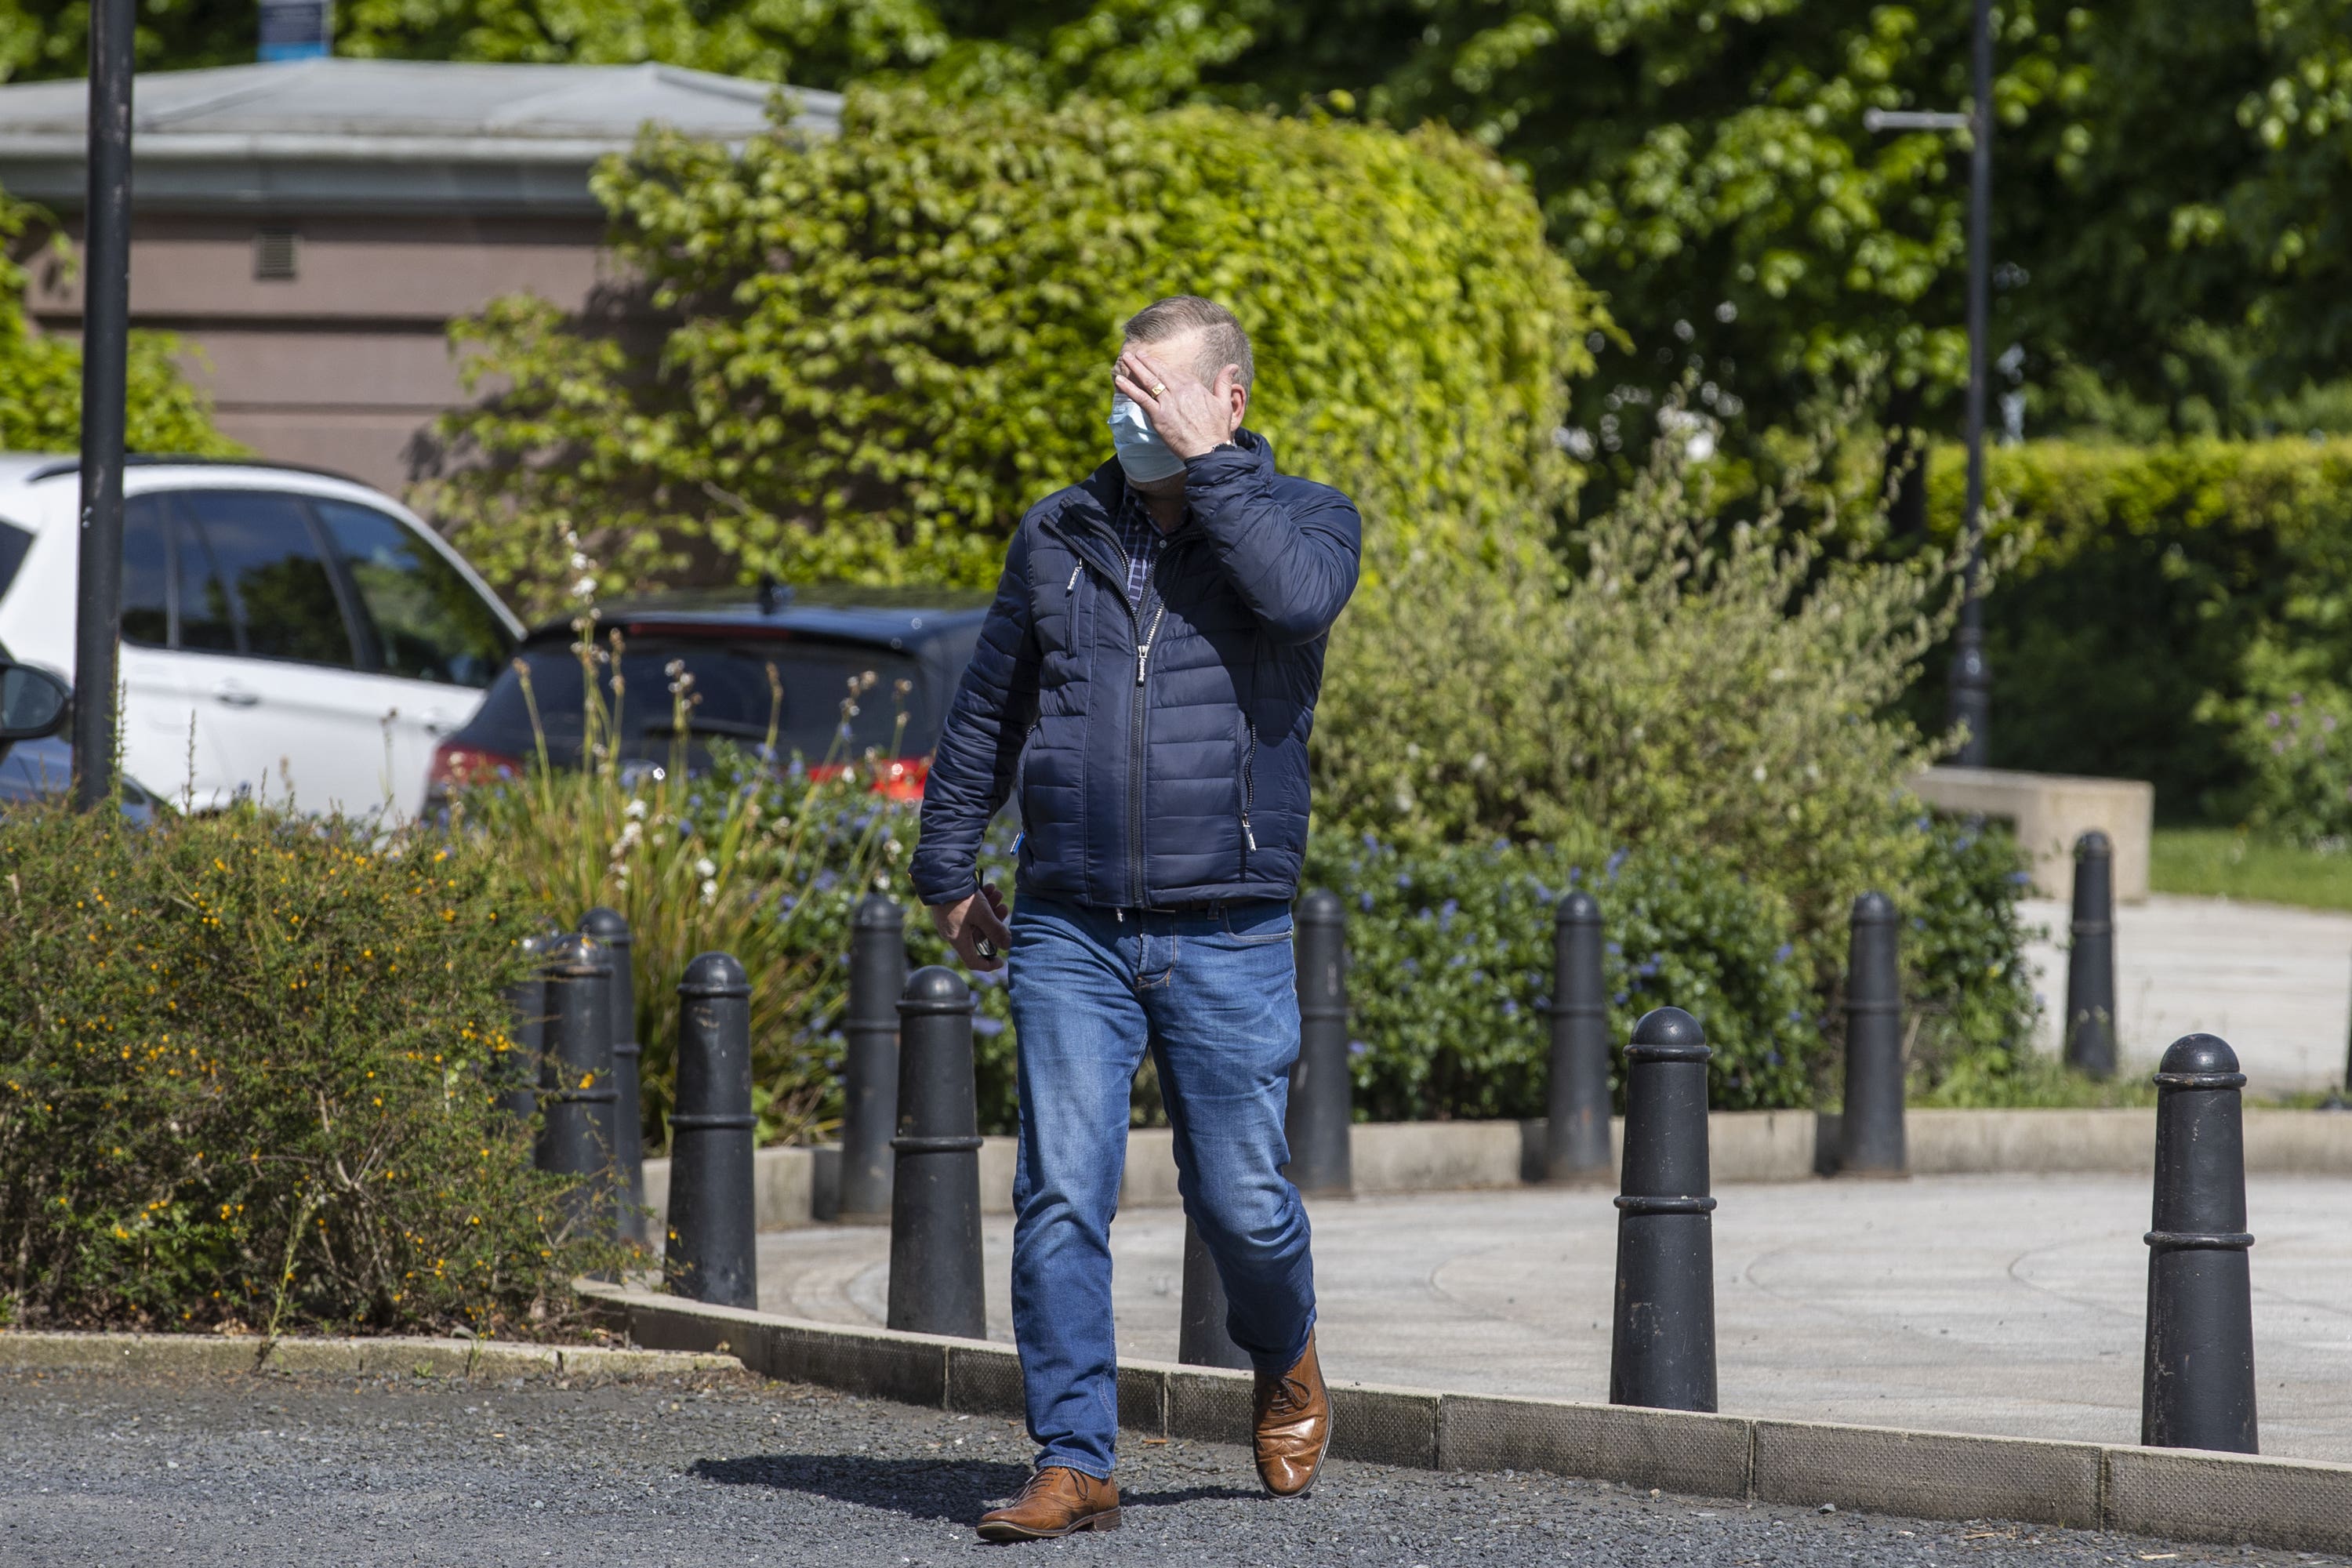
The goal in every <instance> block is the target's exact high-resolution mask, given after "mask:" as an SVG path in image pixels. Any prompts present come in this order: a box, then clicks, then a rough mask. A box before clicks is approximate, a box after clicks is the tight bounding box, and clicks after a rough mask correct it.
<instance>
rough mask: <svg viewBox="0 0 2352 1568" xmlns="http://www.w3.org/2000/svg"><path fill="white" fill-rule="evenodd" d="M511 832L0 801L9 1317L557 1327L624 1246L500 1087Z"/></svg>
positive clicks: (226, 1327)
mask: <svg viewBox="0 0 2352 1568" xmlns="http://www.w3.org/2000/svg"><path fill="white" fill-rule="evenodd" d="M515 891H516V889H515V888H514V885H513V884H512V883H511V882H510V881H509V879H508V878H507V877H506V875H505V874H504V872H503V871H502V870H501V868H499V866H498V865H497V863H496V862H495V861H493V860H492V859H491V858H488V857H487V856H482V855H473V854H467V853H464V852H462V851H452V850H451V849H449V848H447V847H445V846H442V845H439V844H436V842H435V841H434V840H433V839H432V838H430V837H426V836H425V835H421V834H403V835H395V836H394V837H390V838H389V839H386V838H383V837H380V836H378V835H375V834H373V833H371V832H368V831H366V830H362V829H358V828H346V827H344V826H341V825H339V824H333V823H320V822H319V821H316V820H310V819H302V818H295V817H289V816H282V815H278V814H276V813H272V812H268V811H264V810H261V809H258V808H255V807H250V806H241V807H237V808H236V809H233V810H231V811H228V812H226V813H223V814H221V815H218V816H197V817H178V816H166V817H163V818H159V819H158V820H157V821H155V822H154V823H153V824H152V826H147V827H144V828H138V829H134V828H131V827H128V826H124V825H123V824H122V823H121V821H120V820H119V819H117V818H115V817H113V816H111V815H110V814H93V815H90V816H75V815H73V814H71V813H68V812H67V811H66V810H64V809H63V808H62V807H53V808H38V807H25V806H16V807H12V808H10V810H9V811H8V812H7V813H6V814H5V816H0V1321H5V1320H13V1321H16V1322H20V1323H24V1324H27V1325H32V1326H38V1327H54V1328H152V1329H196V1330H214V1331H222V1332H232V1333H234V1332H241V1331H254V1332H273V1331H274V1332H284V1331H293V1330H298V1329H299V1330H313V1331H317V1330H324V1331H379V1332H446V1331H449V1330H450V1329H453V1328H464V1329H467V1330H468V1331H473V1332H476V1333H479V1334H483V1335H490V1334H499V1335H537V1334H541V1333H546V1332H550V1331H554V1330H557V1329H560V1328H563V1327H565V1326H567V1325H573V1326H576V1325H577V1321H578V1313H577V1310H576V1308H575V1306H574V1304H573V1303H572V1296H571V1291H570V1289H569V1281H570V1280H571V1279H572V1277H573V1276H574V1275H575V1274H576V1273H578V1272H580V1271H581V1270H583V1269H586V1268H610V1267H613V1266H614V1264H615V1263H616V1261H617V1258H616V1255H615V1251H614V1247H613V1246H612V1244H611V1242H610V1240H609V1238H606V1239H604V1240H602V1241H600V1240H598V1239H596V1238H594V1237H581V1236H579V1235H576V1234H573V1233H572V1232H571V1231H569V1230H568V1229H567V1227H566V1225H565V1223H564V1221H563V1218H562V1198H563V1196H564V1194H566V1193H567V1192H568V1191H569V1190H570V1187H571V1184H570V1183H569V1182H568V1181H566V1180H562V1179H559V1178H555V1177H551V1176H546V1175H542V1174H541V1173H537V1172H536V1171H534V1170H533V1169H532V1168H531V1141H530V1129H529V1128H528V1127H518V1126H514V1125H511V1124H509V1122H508V1121H506V1119H504V1118H502V1117H500V1116H499V1114H498V1112H497V1111H496V1109H495V1107H494V1106H493V1105H492V1103H491V1092H490V1089H489V1087H488V1082H487V1080H486V1079H485V1076H484V1069H485V1068H487V1067H488V1065H489V1064H490V1063H491V1062H492V1061H494V1060H496V1059H498V1058H500V1057H501V1056H502V1055H503V1053H505V1052H506V1051H508V1050H509V1049H510V1048H511V1044H510V1042H509V1040H508V1038H507V1034H506V1030H507V1025H508V1011H507V1004H506V1000H505V997H504V995H503V994H502V988H503V987H504V986H505V985H507V984H509V983H511V982H512V981H513V980H515V979H517V978H519V977H520V974H521V973H523V972H524V964H523V963H522V961H521V957H520V954H519V953H518V952H517V951H516V949H515V946H514V942H513V940H512V939H513V938H514V937H515V936H516V935H518V934H519V932H520V928H521V927H522V926H523V925H524V924H525V923H526V922H525V921H522V920H521V919H520V918H518V917H517V910H518V907H519V905H518V901H517V900H516V899H515V896H514V895H515Z"/></svg>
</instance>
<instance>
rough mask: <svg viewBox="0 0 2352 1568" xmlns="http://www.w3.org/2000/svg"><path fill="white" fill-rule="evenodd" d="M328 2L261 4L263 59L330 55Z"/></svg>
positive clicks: (267, 0)
mask: <svg viewBox="0 0 2352 1568" xmlns="http://www.w3.org/2000/svg"><path fill="white" fill-rule="evenodd" d="M327 7H328V0H261V58H262V60H263V61H264V62H265V63H266V62H268V61H272V60H315V59H323V58H326V56H327V54H328V53H329V49H328V43H329V31H330V17H329V16H328V10H327Z"/></svg>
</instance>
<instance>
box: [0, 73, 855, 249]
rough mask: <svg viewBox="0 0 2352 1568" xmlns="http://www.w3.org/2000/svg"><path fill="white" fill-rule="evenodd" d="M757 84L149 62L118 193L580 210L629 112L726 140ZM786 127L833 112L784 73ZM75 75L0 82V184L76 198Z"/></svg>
mask: <svg viewBox="0 0 2352 1568" xmlns="http://www.w3.org/2000/svg"><path fill="white" fill-rule="evenodd" d="M775 90H776V89H775V87H774V84H772V83H769V82H760V81H747V80H744V79H740V78H737V77H728V76H719V75H716V74H714V73H712V72H709V71H697V70H687V69H684V68H680V67H677V66H663V65H635V66H563V65H473V64H459V63H454V62H448V61H435V60H358V59H334V58H329V59H315V60H302V61H299V62H293V63H288V64H279V65H251V66H224V67H219V68H214V69H210V70H188V71H149V72H146V73H143V74H142V75H141V76H140V77H139V78H138V79H137V81H136V83H135V84H134V85H133V89H132V95H131V103H132V110H133V115H134V119H133V126H132V140H131V159H132V196H133V199H134V201H137V202H141V203H143V204H146V205H164V206H173V207H187V206H205V207H215V206H218V205H223V204H226V205H236V206H247V207H268V208H271V209H273V210H279V209H283V210H317V209H320V208H341V209H345V210H362V211H369V210H375V211H381V210H385V209H390V208H404V207H407V208H414V207H419V206H430V207H434V208H438V209H446V208H447V207H448V206H450V205H458V206H463V207H467V208H470V209H474V210H484V209H491V210H530V211H549V210H593V208H594V202H593V198H591V197H590V196H589V195H588V187H587V176H588V171H589V169H590V167H591V166H592V165H593V163H595V161H596V160H597V159H598V158H600V157H603V156H604V154H606V153H613V152H618V151H621V150H624V149H625V148H627V147H628V145H629V144H630V142H632V141H634V140H635V137H636V134H637V132H638V130H639V128H640V127H642V126H643V125H645V124H646V122H647V121H654V122H656V123H658V124H662V125H667V126H672V127H675V128H677V130H680V131H684V132H688V133H690V134H692V135H696V136H703V137H709V138H712V139H715V140H719V141H723V142H731V143H740V142H742V141H743V139H744V138H746V137H748V136H750V135H751V134H753V133H754V132H758V131H761V130H762V129H763V128H765V127H766V125H767V123H768V116H767V105H768V100H769V98H770V95H771V94H772V93H773V92H774V91H775ZM793 100H794V107H795V113H794V116H793V128H794V129H795V130H796V131H798V132H802V133H803V134H806V135H826V134H830V133H832V132H834V131H835V130H837V129H838V128H839V125H840V114H841V98H840V95H839V94H837V93H831V92H821V91H816V90H814V89H793ZM88 110H89V88H88V85H87V84H86V83H84V82H81V81H42V82H23V83H12V84H8V85H5V86H0V188H5V189H6V190H7V191H9V192H11V193H12V194H14V195H20V196H26V197H29V198H31V199H33V200H36V201H40V202H45V203H47V204H48V205H52V206H57V205H63V206H68V207H75V206H79V205H80V203H81V199H82V182H83V174H82V166H83V158H84V156H85V146H86V140H85V139H86V136H87V130H86V127H87V125H88Z"/></svg>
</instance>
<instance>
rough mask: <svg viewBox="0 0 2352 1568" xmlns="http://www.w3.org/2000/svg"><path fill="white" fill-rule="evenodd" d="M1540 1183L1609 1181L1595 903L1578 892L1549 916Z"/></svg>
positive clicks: (1605, 1031)
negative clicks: (1546, 1052)
mask: <svg viewBox="0 0 2352 1568" xmlns="http://www.w3.org/2000/svg"><path fill="white" fill-rule="evenodd" d="M1544 1110H1545V1120H1544V1180H1546V1181H1548V1182H1605V1181H1607V1180H1608V1179H1609V996H1608V993H1607V990H1606V989H1605V987H1604V985H1603V984H1602V981H1601V900H1598V899H1596V898H1594V897H1593V896H1592V895H1591V893H1587V892H1582V891H1578V892H1573V893H1570V894H1569V895H1568V897H1566V898H1564V899H1562V900H1560V901H1559V909H1558V910H1555V911H1554V912H1553V916H1552V943H1551V1069H1550V1083H1549V1094H1548V1097H1547V1101H1546V1104H1545V1107H1544Z"/></svg>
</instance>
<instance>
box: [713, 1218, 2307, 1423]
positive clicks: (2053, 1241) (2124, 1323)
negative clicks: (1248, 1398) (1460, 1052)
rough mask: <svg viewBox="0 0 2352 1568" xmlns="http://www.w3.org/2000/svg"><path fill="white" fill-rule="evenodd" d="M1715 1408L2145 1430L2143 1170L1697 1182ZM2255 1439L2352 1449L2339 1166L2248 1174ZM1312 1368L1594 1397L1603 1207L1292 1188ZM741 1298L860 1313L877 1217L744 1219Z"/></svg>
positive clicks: (1140, 1319)
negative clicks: (779, 1224) (1707, 1212)
mask: <svg viewBox="0 0 2352 1568" xmlns="http://www.w3.org/2000/svg"><path fill="white" fill-rule="evenodd" d="M1719 1195H1720V1196H1721V1199H1722V1206H1721V1208H1720V1209H1718V1210H1717V1214H1716V1218H1715V1247H1716V1281H1717V1323H1718V1344H1719V1351H1718V1359H1719V1363H1720V1365H1719V1382H1720V1385H1721V1400H1722V1408H1723V1409H1724V1411H1725V1412H1726V1413H1727V1414H1737V1415H1759V1416H1773V1417H1778V1418H1781V1419H1785V1420H1796V1421H1847V1422H1857V1423H1861V1424H1864V1425H1868V1426H1906V1427H1915V1428H1924V1429H1929V1430H1939V1431H1947V1432H1984V1433H1996V1434H2000V1435H2004V1436H2024V1437H2047V1438H2060V1439H2072V1440H2078V1441H2095V1442H2110V1443H2113V1442H2125V1443H2129V1442H2137V1439H2138V1436H2139V1376H2140V1356H2141V1326H2142V1319H2143V1314H2144V1311H2145V1306H2146V1302H2145V1296H2146V1291H2147V1248H2146V1247H2145V1246H2144V1245H2143V1243H2142V1242H2141V1239H2140V1237H2141V1236H2142V1234H2143V1233H2144V1232H2145V1231H2146V1230H2147V1221H2148V1190H2147V1184H2146V1182H2145V1181H2144V1180H2141V1179H2135V1178H2129V1177H2121V1176H2095V1175H2075V1176H2061V1177H2027V1176H1942V1177H1921V1178H1916V1179H1914V1180H1912V1181H1908V1182H1853V1183H1839V1182H1807V1183H1791V1184H1777V1185H1756V1186H1733V1187H1725V1188H1721V1189H1719ZM2249 1205H2250V1208H2251V1211H2252V1227H2253V1231H2254V1234H2255V1236H2256V1237H2257V1240H2256V1244H2255V1247H2254V1253H2253V1282H2254V1322H2255V1364H2256V1367H2257V1370H2258V1372H2259V1373H2260V1379H2261V1384H2260V1397H2261V1402H2262V1411H2261V1417H2262V1436H2263V1452H2264V1453H2266V1454H2274V1455H2280V1456H2284V1457H2290V1458H2316V1459H2333V1460H2340V1461H2352V1222H2347V1216H2352V1181H2347V1180H2346V1179H2343V1178H2340V1177H2309V1176H2300V1177H2298V1176H2258V1177H2255V1178H2252V1180H2251V1181H2250V1183H2249ZM1309 1207H1310V1211H1311V1214H1312V1216H1313V1220H1314V1225H1315V1247H1316V1274H1317V1279H1318V1287H1319V1292H1320V1299H1321V1311H1322V1318H1321V1330H1320V1332H1321V1340H1322V1347H1323V1355H1324V1364H1325V1367H1326V1370H1327V1372H1328V1373H1329V1374H1330V1375H1331V1376H1333V1377H1334V1378H1341V1379H1347V1380H1350V1381H1362V1382H1365V1383H1372V1384H1398V1385H1403V1386H1409V1387H1417V1388H1443V1389H1447V1390H1450V1391H1457V1392H1461V1393H1475V1394H1522V1395H1532V1396H1538V1397H1546V1398H1558V1399H1581V1400H1597V1399H1601V1398H1603V1397H1605V1396H1606V1394H1607V1391H1608V1384H1609V1311H1610V1299H1611V1293H1612V1288H1613V1282H1614V1271H1615V1264H1616V1255H1615V1237H1616V1221H1617V1216H1616V1213H1615V1211H1614V1209H1613V1208H1612V1206H1611V1205H1610V1202H1609V1196H1608V1194H1605V1193H1595V1192H1582V1191H1558V1190H1550V1189H1540V1188H1538V1189H1528V1190H1525V1191H1520V1192H1485V1193H1454V1194H1422V1195H1414V1196H1402V1197H1366V1198H1358V1199H1355V1200H1353V1201H1329V1202H1319V1203H1314V1204H1311V1205H1309ZM760 1241H761V1253H760V1269H761V1306H762V1307H763V1308H765V1309H766V1310H771V1311H775V1312H782V1313H787V1314H789V1315H791V1316H793V1317H799V1318H806V1319H814V1320H817V1321H831V1322H844V1323H863V1324H874V1323H879V1322H881V1321H883V1317H884V1301H885V1293H886V1289H887V1282H888V1236H887V1232H884V1231H881V1230H877V1229H870V1228H858V1229H850V1228H825V1227H818V1228H815V1229H811V1230H800V1231H790V1232H783V1233H780V1234H775V1235H769V1236H762V1237H761V1238H760ZM1011 1241H1012V1237H1011V1225H1010V1222H1009V1220H1007V1219H1004V1218H1002V1217H999V1218H993V1219H991V1220H989V1221H988V1222H987V1223H986V1226H985V1233H984V1247H985V1251H986V1258H987V1280H988V1287H989V1297H990V1300H989V1330H990V1333H991V1335H992V1337H993V1338H996V1339H999V1340H1009V1339H1010V1338H1011V1334H1012V1313H1011V1305H1010V1287H1009V1279H1008V1267H1009V1259H1010V1257H1011ZM1182 1247H1183V1223H1182V1218H1181V1215H1180V1214H1179V1213H1178V1212H1177V1211H1175V1210H1172V1209H1148V1210H1139V1211H1134V1212H1131V1213H1129V1214H1128V1215H1124V1216H1123V1217H1122V1218H1121V1219H1120V1220H1119V1222H1118V1225H1117V1226H1116V1227H1115V1228H1114V1230H1113V1233H1112V1244H1111V1252H1112V1258H1113V1265H1114V1268H1115V1269H1116V1276H1115V1279H1116V1284H1115V1288H1114V1292H1113V1296H1114V1303H1115V1310H1116V1311H1117V1314H1118V1342H1119V1348H1120V1352H1121V1354H1123V1355H1125V1356H1129V1357H1131V1358H1134V1359H1137V1360H1153V1361H1160V1360H1168V1359H1171V1358H1172V1357H1173V1356H1174V1354H1175V1349H1176V1337H1177V1314H1178V1309H1179V1305H1180V1295H1181V1280H1182Z"/></svg>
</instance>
